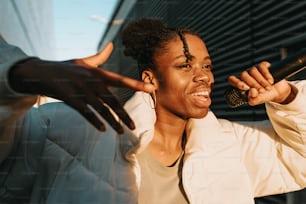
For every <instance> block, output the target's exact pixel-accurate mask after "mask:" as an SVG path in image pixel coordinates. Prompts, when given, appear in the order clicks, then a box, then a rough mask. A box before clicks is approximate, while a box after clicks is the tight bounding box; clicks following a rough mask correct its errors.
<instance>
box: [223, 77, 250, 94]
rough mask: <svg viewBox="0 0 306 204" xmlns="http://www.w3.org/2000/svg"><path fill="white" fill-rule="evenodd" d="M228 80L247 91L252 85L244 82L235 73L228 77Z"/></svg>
mask: <svg viewBox="0 0 306 204" xmlns="http://www.w3.org/2000/svg"><path fill="white" fill-rule="evenodd" d="M228 82H229V83H230V85H232V86H234V87H236V88H238V89H240V90H244V91H247V90H249V89H250V87H249V86H248V85H247V84H246V83H244V82H243V81H241V80H240V79H239V78H238V77H236V76H234V75H232V76H229V77H228Z"/></svg>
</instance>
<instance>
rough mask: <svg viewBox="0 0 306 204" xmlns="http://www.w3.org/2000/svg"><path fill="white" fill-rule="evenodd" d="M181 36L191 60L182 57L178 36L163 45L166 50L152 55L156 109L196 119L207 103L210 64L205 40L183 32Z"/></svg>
mask: <svg viewBox="0 0 306 204" xmlns="http://www.w3.org/2000/svg"><path fill="white" fill-rule="evenodd" d="M185 39H186V43H187V45H188V48H189V52H190V54H191V56H192V58H191V60H186V56H185V55H184V49H183V43H182V41H181V40H180V38H179V37H176V38H174V39H173V40H171V41H170V42H169V43H168V44H167V45H166V46H165V48H166V50H167V52H164V53H162V54H160V55H158V56H156V57H155V62H156V65H157V74H158V89H157V91H156V96H157V104H156V110H157V112H163V113H164V114H165V113H168V114H174V115H176V116H179V117H182V118H200V117H204V116H205V115H206V114H207V112H208V109H209V106H210V104H211V98H210V93H211V86H212V84H213V82H214V78H213V74H212V71H211V69H212V64H211V59H210V57H209V54H208V50H207V48H206V46H205V43H204V42H203V41H202V40H201V39H200V38H199V37H197V36H195V35H191V34H186V35H185Z"/></svg>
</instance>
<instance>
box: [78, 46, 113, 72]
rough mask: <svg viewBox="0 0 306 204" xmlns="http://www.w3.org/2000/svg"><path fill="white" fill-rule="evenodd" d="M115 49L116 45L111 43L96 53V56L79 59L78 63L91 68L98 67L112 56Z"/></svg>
mask: <svg viewBox="0 0 306 204" xmlns="http://www.w3.org/2000/svg"><path fill="white" fill-rule="evenodd" d="M113 49H114V45H113V43H112V42H109V43H108V44H107V45H106V46H105V47H104V48H103V49H102V50H101V51H100V52H98V53H96V54H95V55H92V56H89V57H85V58H81V59H77V60H76V62H77V63H78V64H81V65H82V64H84V65H87V66H89V67H98V66H99V65H101V64H104V63H105V62H106V61H107V59H108V58H109V56H110V55H111V53H112V51H113Z"/></svg>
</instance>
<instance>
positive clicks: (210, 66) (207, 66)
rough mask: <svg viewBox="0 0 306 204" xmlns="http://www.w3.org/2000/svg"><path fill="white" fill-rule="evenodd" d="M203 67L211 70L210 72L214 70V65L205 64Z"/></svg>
mask: <svg viewBox="0 0 306 204" xmlns="http://www.w3.org/2000/svg"><path fill="white" fill-rule="evenodd" d="M202 67H203V68H204V69H210V70H212V65H211V64H204V65H203V66H202Z"/></svg>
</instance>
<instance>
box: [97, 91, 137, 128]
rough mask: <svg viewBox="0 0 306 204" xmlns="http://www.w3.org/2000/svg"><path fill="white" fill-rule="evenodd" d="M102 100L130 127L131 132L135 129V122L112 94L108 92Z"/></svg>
mask: <svg viewBox="0 0 306 204" xmlns="http://www.w3.org/2000/svg"><path fill="white" fill-rule="evenodd" d="M101 98H102V100H103V101H104V103H106V104H107V105H108V106H109V107H110V108H111V109H112V110H113V111H114V112H115V113H116V114H117V115H118V117H119V118H120V119H121V120H122V121H123V123H124V124H126V126H128V128H130V129H131V130H133V129H135V124H134V122H133V120H132V119H131V118H130V116H129V115H128V113H127V112H126V111H125V110H124V108H123V107H122V105H121V104H120V102H119V101H118V100H117V99H116V98H115V97H114V96H113V95H112V94H111V92H109V91H108V90H106V92H105V93H103V95H102V96H101Z"/></svg>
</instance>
